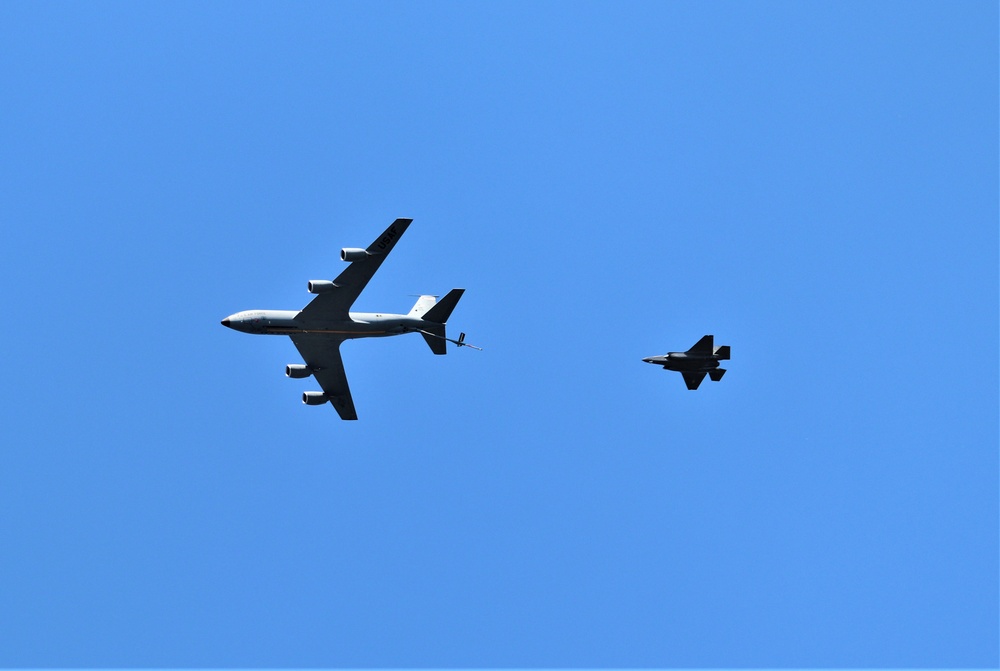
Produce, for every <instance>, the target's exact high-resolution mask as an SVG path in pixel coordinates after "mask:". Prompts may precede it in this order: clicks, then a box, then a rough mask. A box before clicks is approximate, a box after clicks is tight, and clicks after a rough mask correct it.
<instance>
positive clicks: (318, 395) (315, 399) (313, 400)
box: [302, 391, 330, 405]
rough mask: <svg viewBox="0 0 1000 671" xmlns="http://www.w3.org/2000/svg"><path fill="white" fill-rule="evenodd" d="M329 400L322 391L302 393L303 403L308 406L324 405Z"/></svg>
mask: <svg viewBox="0 0 1000 671" xmlns="http://www.w3.org/2000/svg"><path fill="white" fill-rule="evenodd" d="M328 400H330V399H328V398H327V397H326V394H324V393H323V392H321V391H305V392H302V402H303V403H305V404H306V405H323V404H324V403H326V402H327V401H328Z"/></svg>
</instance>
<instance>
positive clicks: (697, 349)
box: [687, 335, 715, 354]
mask: <svg viewBox="0 0 1000 671" xmlns="http://www.w3.org/2000/svg"><path fill="white" fill-rule="evenodd" d="M714 343H715V337H714V336H710V335H707V336H705V337H703V338H702V339H701V340H699V341H698V342H696V343H695V344H694V346H693V347H692V348H691V349H689V350H688V351H687V353H688V354H712V349H713V346H714Z"/></svg>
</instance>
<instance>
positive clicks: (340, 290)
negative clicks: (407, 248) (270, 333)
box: [298, 219, 413, 321]
mask: <svg viewBox="0 0 1000 671" xmlns="http://www.w3.org/2000/svg"><path fill="white" fill-rule="evenodd" d="M411 221H413V220H412V219H397V220H396V221H394V222H392V223H391V224H389V228H387V229H385V231H384V232H383V233H382V235H380V236H378V238H376V239H375V242H373V243H372V244H370V245H368V249H366V250H365V251H366V252H367V253H368V255H367V256H366V257H364V258H362V259H358V260H357V261H352V262H351V265H349V266H348V267H347V269H346V270H345V271H344V272H342V273H340V274H339V275H337V279H335V280H334V281H333V283H334V284H335V285H336V288H335V289H333V290H332V291H328V292H325V293H322V294H319V295H318V296H316V298H314V299H312V302H311V303H309V305H307V306H305V307H304V308H303V309H302V311H301V312H299V314H298V317H300V318H303V319H305V320H307V321H343V320H345V319H348V312H349V311H350V309H351V306H352V305H354V301H356V300H357V299H358V296H359V295H360V294H361V291H362V290H363V289H364V288H365V286H366V285H367V284H368V281H369V280H370V279H371V278H372V276H373V275H374V274H375V271H376V270H378V268H379V266H381V265H382V262H383V261H385V257H387V256H388V255H389V252H391V251H392V248H393V247H394V246H395V245H396V242H397V241H398V240H399V238H400V237H401V236H402V235H403V232H404V231H405V230H406V227H407V226H409V225H410V222H411Z"/></svg>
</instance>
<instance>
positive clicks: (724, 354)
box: [715, 345, 729, 360]
mask: <svg viewBox="0 0 1000 671" xmlns="http://www.w3.org/2000/svg"><path fill="white" fill-rule="evenodd" d="M715 356H717V357H718V358H719V359H721V360H727V359H729V345H722V346H720V347H716V348H715Z"/></svg>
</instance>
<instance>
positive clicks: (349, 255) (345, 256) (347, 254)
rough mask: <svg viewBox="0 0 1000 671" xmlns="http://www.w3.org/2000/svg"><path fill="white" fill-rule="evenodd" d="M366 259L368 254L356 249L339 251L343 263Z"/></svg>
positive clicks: (350, 248)
mask: <svg viewBox="0 0 1000 671" xmlns="http://www.w3.org/2000/svg"><path fill="white" fill-rule="evenodd" d="M367 257H368V252H366V251H365V250H363V249H359V248H357V247H344V248H343V249H341V250H340V258H341V259H342V260H344V261H360V260H361V259H364V258H367Z"/></svg>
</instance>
